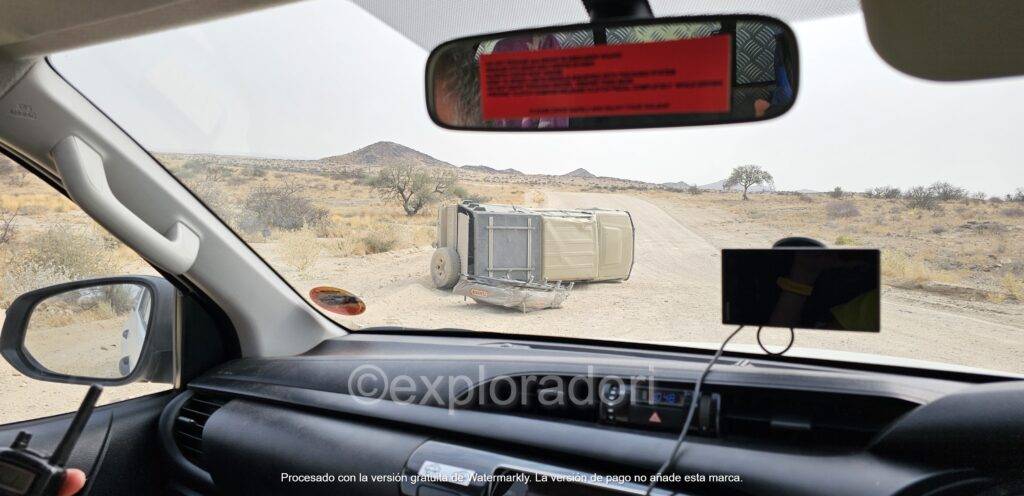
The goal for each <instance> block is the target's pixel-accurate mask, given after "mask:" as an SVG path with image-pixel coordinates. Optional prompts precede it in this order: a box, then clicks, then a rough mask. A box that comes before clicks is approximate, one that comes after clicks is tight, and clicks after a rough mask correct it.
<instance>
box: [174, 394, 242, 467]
mask: <svg viewBox="0 0 1024 496" xmlns="http://www.w3.org/2000/svg"><path fill="white" fill-rule="evenodd" d="M227 401H228V400H226V399H222V398H216V397H212V396H200V395H193V396H192V397H191V398H189V399H188V401H186V402H185V403H184V404H183V405H181V408H179V409H178V415H177V417H175V420H174V430H173V433H174V442H175V444H176V445H177V446H178V449H179V451H181V454H182V455H183V456H184V457H185V458H186V459H187V460H188V461H189V462H190V463H192V464H193V465H195V466H197V467H199V468H200V469H202V470H204V471H205V470H206V465H205V460H204V459H203V429H204V428H205V427H206V422H207V421H208V420H209V419H210V416H212V415H213V413H214V412H216V411H217V410H218V409H219V408H220V407H222V406H224V404H225V403H227Z"/></svg>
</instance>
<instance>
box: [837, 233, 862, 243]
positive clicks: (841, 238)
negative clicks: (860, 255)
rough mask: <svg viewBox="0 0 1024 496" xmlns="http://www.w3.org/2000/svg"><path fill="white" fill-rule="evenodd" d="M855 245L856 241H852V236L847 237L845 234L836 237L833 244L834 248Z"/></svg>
mask: <svg viewBox="0 0 1024 496" xmlns="http://www.w3.org/2000/svg"><path fill="white" fill-rule="evenodd" d="M855 244H857V240H856V239H854V237H853V236H847V235H845V234H840V235H839V236H837V237H836V242H835V245H836V246H846V245H855Z"/></svg>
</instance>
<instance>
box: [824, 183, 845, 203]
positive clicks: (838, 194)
mask: <svg viewBox="0 0 1024 496" xmlns="http://www.w3.org/2000/svg"><path fill="white" fill-rule="evenodd" d="M828 197H829V198H834V199H836V200H838V199H840V198H842V197H843V188H840V187H839V186H836V188H835V189H833V190H832V191H829V192H828Z"/></svg>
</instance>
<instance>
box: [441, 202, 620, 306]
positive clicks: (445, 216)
mask: <svg viewBox="0 0 1024 496" xmlns="http://www.w3.org/2000/svg"><path fill="white" fill-rule="evenodd" d="M632 268H633V219H632V218H631V217H630V215H629V212H626V211H623V210H605V209H598V208H592V209H575V210H556V209H535V208H523V207H515V206H508V205H485V204H479V203H471V202H462V203H460V204H458V205H447V206H444V207H442V208H441V209H440V212H439V213H438V219H437V249H436V250H435V251H434V255H433V257H432V258H431V261H430V275H431V278H432V279H433V282H434V286H436V287H438V288H441V289H448V288H454V292H455V293H456V294H461V295H463V296H467V297H469V298H473V299H474V300H476V301H478V302H483V303H490V304H495V305H501V306H506V307H511V308H519V309H522V310H523V311H529V310H537V309H541V308H553V307H558V306H559V305H561V303H562V301H564V300H565V298H566V297H568V294H569V291H570V290H571V288H572V284H573V283H575V282H581V281H613V280H625V279H628V278H629V274H630V271H631V270H632Z"/></svg>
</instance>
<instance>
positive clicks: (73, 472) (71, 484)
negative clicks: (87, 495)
mask: <svg viewBox="0 0 1024 496" xmlns="http://www.w3.org/2000/svg"><path fill="white" fill-rule="evenodd" d="M83 487H85V472H82V471H81V470H78V469H77V468H69V469H67V470H65V471H64V482H63V483H62V484H61V485H60V490H59V491H57V496H71V495H73V494H75V493H77V492H78V491H81V490H82V488H83Z"/></svg>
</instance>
